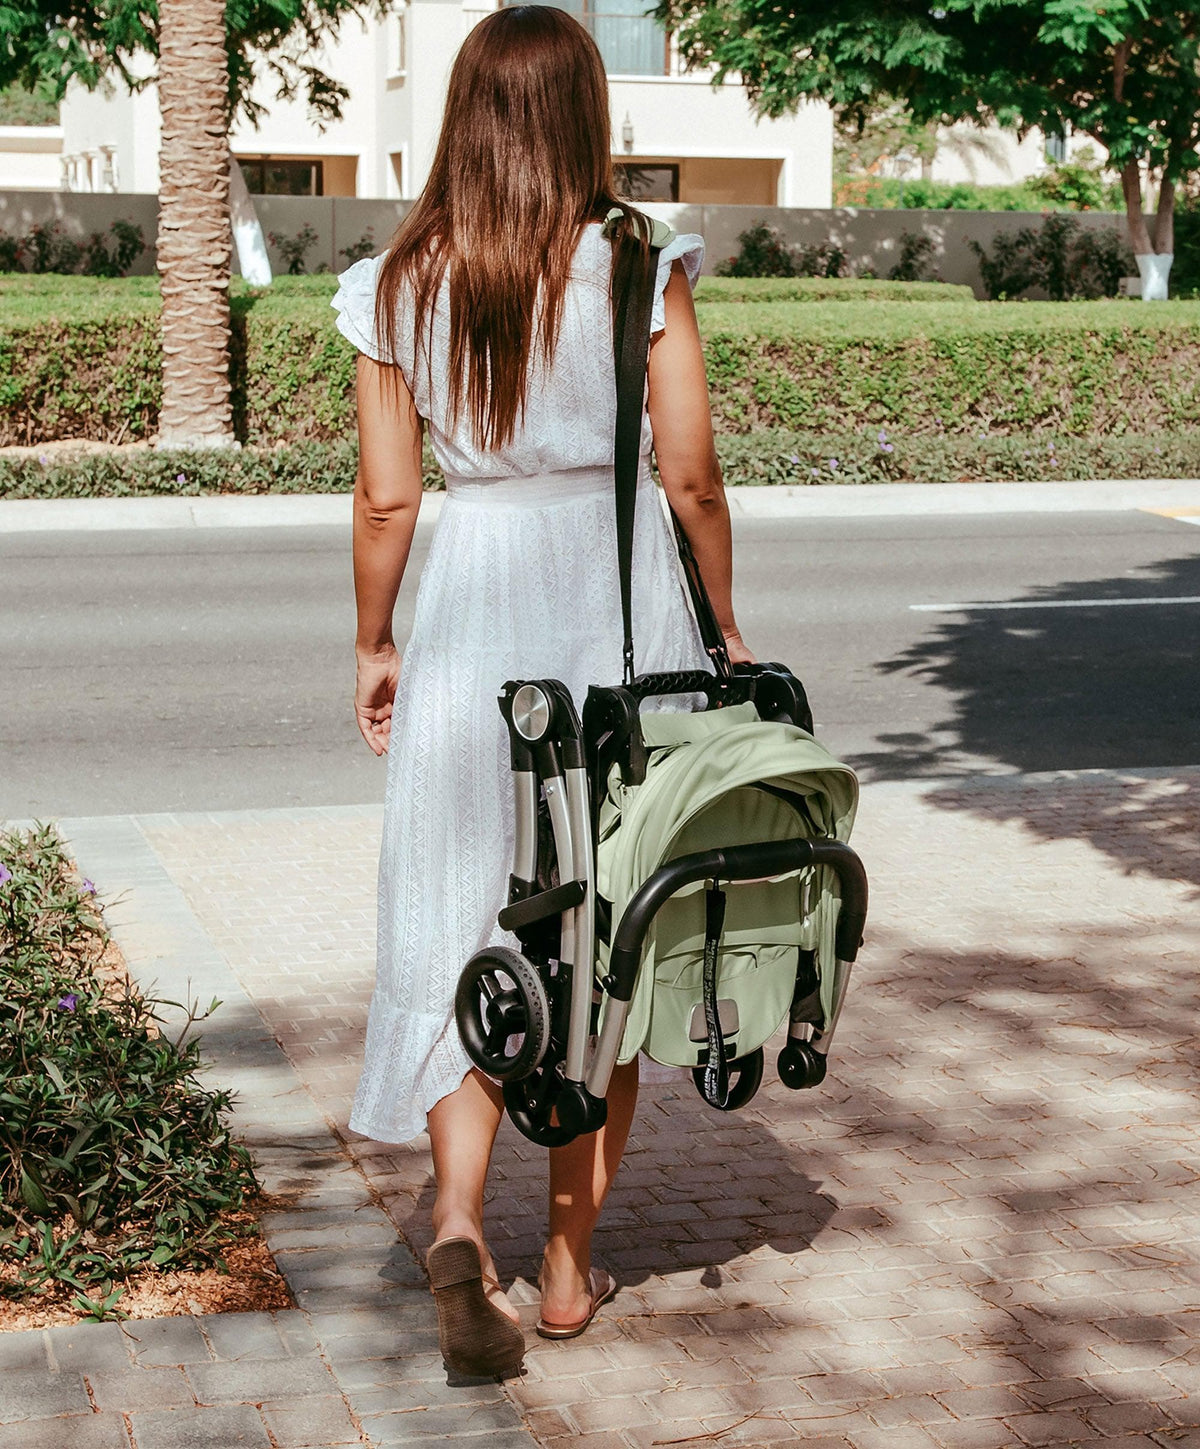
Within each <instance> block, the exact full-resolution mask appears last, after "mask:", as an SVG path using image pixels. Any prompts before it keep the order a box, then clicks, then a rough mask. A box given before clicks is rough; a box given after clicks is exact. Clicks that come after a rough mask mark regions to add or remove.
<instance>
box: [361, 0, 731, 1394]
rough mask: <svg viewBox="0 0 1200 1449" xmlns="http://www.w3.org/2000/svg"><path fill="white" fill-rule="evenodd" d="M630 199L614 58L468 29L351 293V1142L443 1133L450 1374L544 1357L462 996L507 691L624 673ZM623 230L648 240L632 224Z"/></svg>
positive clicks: (686, 377) (506, 813)
mask: <svg viewBox="0 0 1200 1449" xmlns="http://www.w3.org/2000/svg"><path fill="white" fill-rule="evenodd" d="M617 205H618V203H617V201H616V198H615V196H614V194H613V183H612V167H611V160H610V156H609V105H608V92H607V81H606V78H605V73H604V66H603V62H602V61H601V59H600V54H599V52H598V50H597V49H596V46H595V44H594V43H593V41H592V40H591V38H590V36H589V35H588V34H587V32H586V31H585V30H584V29H583V28H582V27H581V26H580V25H579V24H578V22H576V21H575V20H573V19H571V17H570V16H568V15H567V14H565V13H564V12H562V11H560V10H556V9H552V8H550V7H547V6H534V5H528V6H521V7H518V8H511V9H504V10H499V11H497V12H495V13H494V14H492V15H490V16H489V17H488V18H487V19H485V20H484V21H483V22H482V23H481V24H479V25H478V26H476V28H475V29H474V30H473V31H472V32H471V34H470V36H469V37H468V39H467V40H466V42H465V43H464V45H463V47H462V50H461V51H460V53H459V55H458V57H457V59H456V61H455V64H454V67H453V70H452V73H451V77H450V86H449V93H448V96H447V102H446V115H445V120H444V122H443V127H442V132H441V137H440V139H439V142H438V147H437V152H436V155H435V158H434V161H433V167H432V170H431V172H430V176H429V181H428V184H427V185H426V187H425V190H424V192H423V194H422V196H421V198H420V199H419V200H418V202H417V203H416V205H415V207H414V208H413V210H412V212H411V213H410V215H409V216H408V217H407V218H406V220H405V221H404V223H403V224H402V225H401V227H400V228H399V230H398V232H397V233H396V236H395V238H394V239H393V243H392V246H391V248H390V250H389V251H388V252H387V254H386V255H385V256H383V257H381V258H374V259H371V260H367V261H363V262H359V263H358V264H356V265H355V266H353V267H351V268H350V269H349V270H348V271H347V272H345V273H344V274H343V276H342V278H341V289H340V290H339V292H338V294H337V296H336V297H335V299H334V304H333V305H334V306H335V307H336V308H338V309H339V316H338V326H339V327H340V328H341V330H342V332H344V333H345V335H346V336H347V337H348V338H349V339H350V340H351V341H352V342H353V343H354V344H355V346H356V347H357V348H358V349H359V350H360V353H361V354H362V355H361V356H360V357H359V359H358V429H359V445H360V454H359V458H360V461H359V470H358V479H357V484H356V488H355V496H354V580H355V592H356V596H357V602H358V637H357V643H356V653H357V661H358V681H357V688H356V694H355V710H356V714H357V719H358V724H359V728H360V729H361V731H362V734H363V737H364V739H365V740H366V742H367V744H368V745H369V746H370V747H371V749H372V750H374V751H375V753H376V754H383V753H385V752H386V753H388V755H389V760H388V774H387V787H386V795H385V806H384V832H383V851H382V857H381V861H380V874H379V946H378V952H379V955H378V970H377V978H376V986H375V993H374V997H373V999H372V1002H371V1011H370V1019H369V1024H368V1028H367V1044H366V1063H365V1067H364V1071H363V1076H362V1080H361V1083H360V1085H359V1090H358V1094H357V1097H356V1100H355V1105H354V1111H353V1114H352V1116H351V1119H350V1125H351V1126H352V1127H353V1128H354V1130H356V1131H358V1132H362V1133H364V1134H366V1135H368V1136H370V1137H374V1138H376V1139H378V1140H381V1141H385V1142H402V1141H406V1140H408V1139H409V1138H411V1137H414V1136H416V1135H417V1134H418V1133H420V1132H421V1131H422V1130H424V1129H425V1128H426V1127H428V1131H429V1135H430V1140H431V1143H432V1149H433V1166H434V1172H435V1176H436V1180H437V1197H436V1202H435V1205H434V1209H433V1229H434V1239H435V1241H434V1245H433V1247H432V1248H431V1249H430V1252H429V1255H428V1264H429V1268H430V1278H431V1282H432V1283H433V1285H434V1291H435V1298H436V1299H437V1302H438V1311H439V1327H440V1330H441V1342H442V1349H443V1353H444V1355H445V1357H446V1360H447V1363H448V1364H449V1365H450V1366H451V1367H452V1368H456V1369H458V1370H460V1371H462V1372H468V1373H485V1374H492V1373H499V1372H501V1371H503V1370H505V1369H507V1368H510V1367H512V1366H514V1365H516V1364H518V1363H519V1362H520V1358H521V1356H522V1354H523V1352H524V1345H523V1338H522V1335H521V1333H520V1330H519V1328H518V1327H517V1314H516V1312H515V1310H514V1309H513V1307H512V1305H511V1303H510V1302H509V1300H508V1299H507V1297H506V1296H505V1294H504V1293H503V1292H502V1291H501V1289H500V1285H499V1284H498V1283H497V1282H496V1278H495V1268H494V1265H493V1262H492V1259H491V1255H490V1254H489V1252H488V1250H487V1246H486V1243H485V1239H484V1232H483V1192H484V1181H485V1177H486V1174H487V1169H488V1162H489V1158H490V1155H491V1150H492V1144H493V1140H494V1138H495V1134H496V1130H497V1127H498V1126H499V1122H500V1118H501V1115H502V1101H501V1095H500V1090H499V1088H498V1086H497V1085H496V1084H495V1083H494V1082H492V1081H490V1080H489V1079H488V1078H486V1077H485V1076H483V1075H482V1074H481V1073H480V1072H479V1071H478V1070H476V1069H474V1068H472V1066H471V1064H470V1062H469V1061H468V1058H467V1056H466V1054H465V1052H464V1050H463V1047H462V1044H461V1043H460V1041H459V1039H458V1034H457V1031H456V1028H455V1023H454V1016H453V996H454V987H455V983H456V980H457V977H458V973H459V971H460V970H461V969H462V967H463V965H464V964H465V963H466V961H467V959H468V958H469V957H470V956H471V955H472V954H473V953H474V952H475V951H477V950H479V949H481V948H482V947H483V946H485V945H487V944H489V943H493V942H497V941H500V940H503V939H505V938H504V936H503V933H501V932H500V930H499V928H498V927H497V925H496V916H497V912H498V911H499V909H500V907H501V906H502V905H503V904H504V902H505V899H506V892H507V883H508V871H509V867H510V862H511V854H512V833H513V824H512V813H511V812H512V782H511V774H510V770H509V763H508V749H507V734H506V731H505V729H504V726H503V722H502V720H501V717H500V712H499V710H498V708H497V704H496V696H497V694H498V692H499V690H500V688H501V686H502V685H503V684H504V682H505V681H506V680H508V679H514V678H536V677H538V676H549V677H554V678H558V679H561V680H563V681H564V682H565V683H566V684H567V686H568V687H569V688H570V690H571V691H572V693H573V695H574V697H575V698H576V700H579V701H582V698H583V695H584V693H585V692H586V689H587V686H588V685H589V684H590V683H593V682H616V681H617V680H619V679H620V677H621V664H622V658H621V641H622V632H621V617H620V603H619V590H618V584H617V572H616V540H615V526H614V505H613V472H612V458H613V426H614V418H615V408H616V403H615V380H614V369H613V359H612V332H611V312H610V282H611V271H612V255H613V248H612V242H611V241H610V239H609V237H608V235H606V233H605V231H604V230H602V223H603V221H604V219H605V218H606V217H607V216H608V214H609V212H610V211H611V209H612V208H613V207H615V206H617ZM621 210H622V217H621V219H620V222H619V229H620V228H629V227H630V226H631V225H632V221H631V214H630V213H629V209H628V208H624V207H623V208H621ZM702 254H703V244H702V242H701V240H700V238H699V237H680V238H677V239H676V240H674V241H673V242H672V243H671V244H670V245H668V246H667V247H666V248H665V249H664V250H663V252H662V254H661V262H660V266H659V273H658V279H657V286H656V293H655V302H654V321H653V337H652V345H651V352H650V363H649V418H648V420H647V422H646V423H644V425H643V448H642V450H643V455H644V456H643V459H642V469H641V472H642V479H641V483H640V485H639V501H638V509H637V537H636V541H635V552H634V566H633V586H634V619H635V637H636V638H637V640H638V642H639V657H638V660H637V664H638V668H639V670H640V671H643V672H644V671H646V670H651V669H654V670H659V669H676V668H696V667H707V664H706V658H705V654H704V651H703V649H702V648H701V645H700V641H699V637H698V635H697V632H696V628H695V624H694V622H693V620H692V617H691V614H690V612H689V610H688V607H687V604H686V601H685V598H684V595H683V591H682V588H681V586H680V583H679V579H678V573H677V570H676V564H675V554H674V545H673V543H672V540H671V537H670V534H669V530H668V528H667V524H666V521H665V519H664V517H663V514H662V511H661V509H660V508H659V507H658V504H657V499H656V496H655V492H654V487H653V483H652V482H651V480H650V472H649V461H648V459H649V450H650V446H651V441H653V445H654V447H655V449H656V450H657V456H658V466H659V472H660V475H661V478H662V482H663V486H664V488H665V490H666V493H667V496H668V498H669V499H670V501H671V503H672V505H673V507H674V508H675V511H676V513H677V514H678V516H679V518H680V520H681V522H682V525H683V527H684V529H685V530H686V532H687V535H688V537H689V539H690V540H691V542H692V545H693V548H694V549H695V552H696V556H697V559H698V561H699V564H700V568H701V571H702V573H703V576H704V579H705V582H706V584H707V586H708V589H709V591H710V593H711V595H712V598H713V603H714V606H715V609H716V612H717V617H718V619H719V620H720V621H721V624H722V627H723V629H724V632H725V636H726V638H727V640H728V641H729V646H730V652H731V655H732V657H733V658H734V659H749V658H750V657H751V656H750V654H749V653H748V651H747V650H746V648H745V646H744V644H743V643H742V641H741V639H740V636H739V634H738V629H737V625H736V623H735V621H734V615H733V609H732V606H731V603H730V581H731V544H730V531H729V513H728V509H727V506H726V503H725V498H724V492H723V489H722V484H721V475H720V469H719V467H718V464H717V460H716V454H715V451H714V447H713V437H712V420H711V417H710V413H709V405H708V394H707V388H706V383H705V377H704V362H703V357H702V353H701V347H700V338H699V334H698V332H697V328H696V318H695V313H694V310H693V307H692V298H691V289H690V285H689V284H691V283H694V281H695V278H696V276H697V274H698V273H699V270H700V264H701V259H702ZM426 424H428V426H429V429H430V434H431V439H432V444H433V449H434V453H435V455H436V456H437V459H438V461H439V462H440V464H441V465H442V468H443V470H444V471H445V474H446V486H447V496H446V500H445V506H444V508H443V510H442V513H441V517H440V519H439V521H438V526H437V529H436V531H435V534H434V538H433V542H432V544H431V547H430V553H429V558H428V562H427V563H426V566H425V570H424V573H423V575H422V579H421V586H420V590H419V593H418V598H417V606H416V617H415V620H414V624H413V630H412V637H411V639H410V641H409V645H408V649H407V652H406V657H405V660H404V668H403V674H401V667H400V658H399V655H398V654H397V652H396V647H395V644H394V643H393V640H392V611H393V607H394V604H395V601H396V595H397V591H398V589H399V586H400V582H401V579H402V577H403V574H404V568H405V563H406V560H407V557H408V552H409V547H410V544H411V542H412V536H413V529H414V526H415V524H416V519H417V510H418V507H419V506H420V502H421V438H422V429H423V427H424V426H425V425H426ZM637 1085H638V1068H637V1063H636V1061H634V1062H631V1063H629V1064H628V1065H626V1066H624V1067H621V1068H619V1069H618V1070H617V1071H616V1072H615V1073H614V1076H613V1080H612V1087H611V1090H610V1093H609V1109H608V1121H607V1123H606V1125H605V1126H604V1128H603V1129H602V1130H601V1131H600V1132H597V1133H594V1134H592V1135H591V1136H589V1137H584V1138H581V1139H578V1140H577V1141H575V1142H573V1143H571V1144H570V1145H569V1146H566V1147H562V1148H557V1149H555V1150H553V1151H552V1152H551V1153H550V1221H549V1235H548V1239H547V1242H546V1249H545V1255H544V1259H543V1265H542V1272H541V1277H540V1286H541V1295H542V1298H541V1319H540V1321H539V1323H538V1329H539V1331H540V1332H542V1333H543V1334H544V1335H546V1336H548V1337H566V1336H573V1335H575V1334H577V1333H579V1332H582V1331H583V1329H584V1328H586V1326H587V1325H588V1323H589V1322H590V1321H591V1319H592V1317H593V1315H594V1314H595V1312H596V1309H597V1308H598V1306H599V1305H600V1304H601V1303H602V1302H604V1301H605V1300H606V1299H607V1298H609V1297H611V1296H612V1294H613V1293H614V1292H615V1291H616V1285H615V1284H614V1283H613V1281H612V1279H611V1278H610V1277H609V1276H608V1275H607V1274H605V1273H602V1272H600V1271H599V1270H595V1269H593V1268H592V1266H591V1238H592V1230H593V1228H594V1227H595V1224H596V1219H597V1216H598V1214H599V1212H600V1208H601V1205H602V1203H603V1202H604V1199H605V1196H606V1194H607V1193H608V1190H609V1187H610V1186H611V1184H612V1181H613V1177H614V1175H615V1173H616V1170H617V1167H618V1165H619V1163H620V1161H621V1155H622V1153H623V1151H624V1148H625V1141H626V1137H627V1135H628V1132H629V1125H630V1121H631V1118H632V1115H633V1109H634V1103H635V1100H636V1097H637Z"/></svg>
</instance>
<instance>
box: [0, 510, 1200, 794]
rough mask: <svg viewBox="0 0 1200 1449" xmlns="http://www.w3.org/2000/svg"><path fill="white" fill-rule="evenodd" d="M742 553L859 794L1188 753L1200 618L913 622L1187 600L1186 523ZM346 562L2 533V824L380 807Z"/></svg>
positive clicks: (776, 645) (326, 544)
mask: <svg viewBox="0 0 1200 1449" xmlns="http://www.w3.org/2000/svg"><path fill="white" fill-rule="evenodd" d="M426 537H427V533H425V532H423V534H422V537H421V539H420V540H419V546H418V550H417V553H416V556H415V560H416V562H419V561H420V558H421V557H422V555H423V550H424V540H425V538H426ZM736 537H737V565H738V597H739V600H740V603H739V613H740V616H741V620H742V625H743V629H744V632H745V633H746V635H747V637H748V639H749V640H750V641H751V642H752V644H753V645H754V646H755V647H756V648H757V650H758V652H759V653H760V655H761V656H763V657H768V656H771V657H778V658H782V659H785V660H787V661H789V662H790V663H792V664H793V666H794V667H795V668H796V669H797V671H798V672H799V673H801V674H802V675H803V677H804V678H805V680H806V682H807V683H808V686H809V690H810V694H811V696H812V699H813V702H814V705H815V710H816V717H817V722H818V727H819V730H820V732H821V734H822V735H823V737H824V738H825V740H826V741H827V742H828V744H829V745H830V746H831V748H833V749H834V750H835V751H838V752H840V753H841V754H843V755H844V756H845V757H846V758H848V759H850V760H851V761H853V762H854V763H855V764H857V765H858V766H860V768H861V769H862V770H863V773H864V775H865V776H866V777H867V778H902V777H912V776H920V775H947V774H956V773H962V772H977V771H999V772H1011V771H1028V770H1044V769H1058V768H1087V767H1100V766H1124V765H1137V766H1142V767H1146V766H1173V765H1192V764H1196V763H1197V762H1198V759H1197V757H1198V755H1200V747H1198V745H1197V740H1196V735H1197V721H1198V720H1200V661H1198V659H1197V654H1196V651H1195V649H1194V647H1193V639H1194V633H1195V625H1196V622H1197V621H1198V620H1200V605H1197V604H1196V603H1180V604H1174V605H1172V604H1154V605H1150V606H1132V607H1130V606H1117V607H1111V606H1097V605H1094V604H1093V605H1089V606H1088V607H1053V608H1046V607H1038V608H1025V609H983V608H975V609H967V610H964V611H955V612H928V611H918V610H915V609H914V608H913V607H912V606H913V605H930V604H971V603H983V602H988V601H992V602H995V601H1010V602H1011V601H1016V602H1021V603H1026V604H1028V603H1032V602H1036V603H1038V604H1039V605H1040V606H1043V605H1045V604H1047V603H1053V604H1055V605H1059V604H1068V605H1069V604H1071V602H1072V601H1078V600H1097V599H1112V598H1117V599H1121V598H1129V597H1136V598H1145V597H1148V596H1153V597H1159V598H1191V599H1194V598H1196V596H1198V595H1200V529H1198V528H1195V527H1189V526H1188V525H1187V524H1186V523H1184V522H1181V521H1178V520H1174V519H1169V518H1165V517H1160V516H1157V515H1154V514H1150V513H1141V512H1127V513H1108V514H1080V513H1073V514H1061V515H1059V514H1053V515H1046V514H1042V515H1028V514H1027V515H1002V516H992V517H972V518H966V517H963V518H953V517H951V518H937V519H930V518H911V519H906V518H887V519H878V520H861V519H809V520H802V519H772V520H753V519H742V520H739V522H738V524H737V535H736ZM348 562H349V561H348V552H347V540H346V537H345V534H344V533H343V532H342V531H341V530H333V529H326V528H285V529H247V528H237V529H222V530H214V531H198V530H186V531H184V530H180V531H174V530H155V531H148V532H140V533H133V532H130V533H95V532H88V533H77V534H66V533H41V534H26V535H13V536H10V537H8V538H0V618H2V619H3V624H2V625H0V816H8V817H10V818H11V817H21V816H30V815H36V816H46V817H48V816H52V815H61V814H70V815H91V814H109V813H114V812H146V811H160V810H174V809H206V808H214V809H215V808H227V807H237V806H254V807H271V806H283V805H293V804H307V805H314V804H337V803H361V802H368V801H371V800H374V799H377V798H378V797H379V796H380V793H381V791H382V765H381V764H380V762H378V761H376V760H375V759H374V757H373V756H371V755H370V754H369V753H368V752H367V750H366V748H365V746H363V745H362V744H361V742H360V741H359V740H358V736H357V733H356V731H355V729H354V725H353V722H352V720H351V718H350V714H349V709H348V704H349V698H350V689H351V684H352V660H351V654H350V647H349V641H350V640H351V638H352V634H353V613H352V604H351V598H350V584H349V567H348ZM413 577H414V579H415V572H414V575H413ZM412 596H413V590H412V588H411V587H409V588H406V589H405V591H404V596H403V598H402V601H401V606H400V611H399V618H398V628H399V629H400V630H402V631H403V630H406V629H407V627H408V623H409V620H410V618H411V606H412Z"/></svg>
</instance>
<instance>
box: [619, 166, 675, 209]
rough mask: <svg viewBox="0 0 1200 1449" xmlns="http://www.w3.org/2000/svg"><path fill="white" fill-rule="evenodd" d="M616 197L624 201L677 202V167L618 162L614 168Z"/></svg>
mask: <svg viewBox="0 0 1200 1449" xmlns="http://www.w3.org/2000/svg"><path fill="white" fill-rule="evenodd" d="M613 172H614V179H615V181H616V185H617V195H618V196H622V197H624V198H625V200H626V201H678V200H679V167H678V166H670V165H665V164H664V165H659V166H637V165H634V164H633V163H631V162H629V161H618V162H617V163H616V164H615V165H614V167H613Z"/></svg>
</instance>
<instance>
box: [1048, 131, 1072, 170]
mask: <svg viewBox="0 0 1200 1449" xmlns="http://www.w3.org/2000/svg"><path fill="white" fill-rule="evenodd" d="M1066 159H1067V138H1066V135H1065V134H1064V133H1063V132H1062V131H1051V132H1049V134H1048V135H1047V136H1046V160H1047V161H1049V163H1050V164H1051V166H1061V165H1062V164H1063V162H1064V161H1065V160H1066Z"/></svg>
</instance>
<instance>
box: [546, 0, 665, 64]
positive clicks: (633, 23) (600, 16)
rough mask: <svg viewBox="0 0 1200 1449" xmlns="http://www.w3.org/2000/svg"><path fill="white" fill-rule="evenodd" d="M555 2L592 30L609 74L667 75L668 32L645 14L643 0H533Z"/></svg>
mask: <svg viewBox="0 0 1200 1449" xmlns="http://www.w3.org/2000/svg"><path fill="white" fill-rule="evenodd" d="M533 3H534V4H542V5H545V4H550V3H555V5H556V8H557V9H559V10H565V11H566V12H567V14H568V15H573V16H574V17H575V19H576V20H578V21H580V22H581V24H583V25H584V26H585V27H586V29H587V30H588V31H589V32H590V33H591V36H592V39H593V40H595V42H596V45H597V46H598V47H599V50H600V54H601V55H602V56H603V58H604V69H605V70H606V71H607V72H608V73H609V75H667V74H669V72H670V56H669V53H668V52H669V47H668V43H667V34H666V31H665V30H663V28H662V26H661V25H659V23H658V21H657V20H655V18H654V17H653V15H647V14H646V11H647V9H648V6H647V4H646V0H533Z"/></svg>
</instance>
